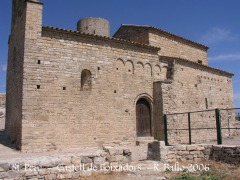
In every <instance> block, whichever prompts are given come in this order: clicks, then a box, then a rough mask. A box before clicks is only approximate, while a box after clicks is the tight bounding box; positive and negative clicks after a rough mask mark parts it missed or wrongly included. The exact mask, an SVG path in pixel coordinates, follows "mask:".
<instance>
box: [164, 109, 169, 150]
mask: <svg viewBox="0 0 240 180" xmlns="http://www.w3.org/2000/svg"><path fill="white" fill-rule="evenodd" d="M164 138H165V145H166V146H169V144H168V127H167V114H164Z"/></svg>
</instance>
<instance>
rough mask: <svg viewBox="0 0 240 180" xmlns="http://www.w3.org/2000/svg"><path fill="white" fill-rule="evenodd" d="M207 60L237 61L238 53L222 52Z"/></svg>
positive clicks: (239, 58) (239, 57)
mask: <svg viewBox="0 0 240 180" xmlns="http://www.w3.org/2000/svg"><path fill="white" fill-rule="evenodd" d="M208 60H209V61H239V60H240V54H222V55H218V56H212V57H209V58H208Z"/></svg>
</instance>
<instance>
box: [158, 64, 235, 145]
mask: <svg viewBox="0 0 240 180" xmlns="http://www.w3.org/2000/svg"><path fill="white" fill-rule="evenodd" d="M171 69H172V70H171V71H172V79H171V83H168V84H164V83H162V91H163V94H162V96H163V107H164V108H163V112H164V113H170V114H172V113H183V112H192V111H205V110H207V111H206V112H199V113H192V114H191V128H192V142H193V143H196V144H199V143H203V142H206V141H212V140H216V134H217V133H216V116H215V110H214V109H215V108H220V109H227V108H229V109H231V108H233V91H232V80H231V74H229V75H227V74H224V73H223V72H218V71H217V70H216V69H210V68H208V69H207V68H206V67H204V66H202V65H198V64H196V63H195V64H194V63H191V62H187V61H181V60H175V61H174V65H173V67H172V68H171ZM210 110H211V111H210ZM221 113H222V127H224V128H227V127H228V123H230V125H229V126H231V127H232V128H233V127H235V126H234V122H235V115H234V111H222V112H221ZM168 123H169V124H168V128H169V129H172V130H171V131H169V142H170V144H181V143H183V144H187V143H188V142H189V141H188V139H189V138H188V131H187V129H188V114H187V113H185V114H178V115H169V116H168ZM201 128H205V129H201ZM176 129H181V130H176ZM184 129H185V130H184ZM233 133H234V131H231V133H229V132H228V130H223V137H227V136H230V135H232V134H233Z"/></svg>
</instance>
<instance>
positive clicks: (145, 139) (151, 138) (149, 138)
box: [137, 137, 154, 141]
mask: <svg viewBox="0 0 240 180" xmlns="http://www.w3.org/2000/svg"><path fill="white" fill-rule="evenodd" d="M137 141H154V137H137Z"/></svg>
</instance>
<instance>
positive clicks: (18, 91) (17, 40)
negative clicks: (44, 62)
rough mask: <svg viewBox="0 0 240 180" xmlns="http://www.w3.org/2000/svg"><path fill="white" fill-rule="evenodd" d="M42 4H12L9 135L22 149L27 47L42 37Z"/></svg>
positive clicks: (27, 0)
mask: <svg viewBox="0 0 240 180" xmlns="http://www.w3.org/2000/svg"><path fill="white" fill-rule="evenodd" d="M41 30H42V3H40V2H38V1H37V0H12V23H11V35H10V39H9V50H8V71H7V96H6V109H7V110H6V125H5V129H6V133H7V135H8V136H9V137H10V138H11V140H12V142H15V143H16V145H17V147H18V148H19V149H21V146H22V143H21V140H22V139H23V138H24V137H23V135H22V132H23V129H24V125H23V121H24V120H23V119H24V118H23V117H24V113H23V111H22V109H23V105H24V93H23V92H24V69H25V66H24V64H25V63H26V64H25V65H26V66H27V61H28V58H27V57H28V47H29V46H31V45H32V44H33V43H34V40H35V39H37V37H38V36H40V35H41Z"/></svg>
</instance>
